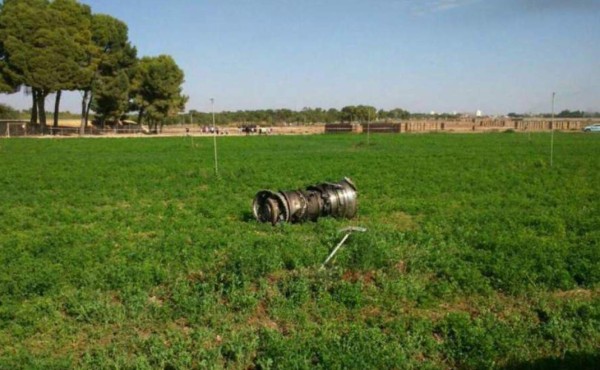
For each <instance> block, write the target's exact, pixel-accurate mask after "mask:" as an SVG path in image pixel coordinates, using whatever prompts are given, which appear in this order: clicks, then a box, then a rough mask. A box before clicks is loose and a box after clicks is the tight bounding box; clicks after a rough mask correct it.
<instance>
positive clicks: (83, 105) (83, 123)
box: [79, 90, 90, 135]
mask: <svg viewBox="0 0 600 370" xmlns="http://www.w3.org/2000/svg"><path fill="white" fill-rule="evenodd" d="M89 93H90V91H89V90H84V91H83V98H82V99H81V127H80V129H79V133H80V134H81V135H85V127H86V126H87V119H86V117H85V112H86V108H87V98H88V94H89Z"/></svg>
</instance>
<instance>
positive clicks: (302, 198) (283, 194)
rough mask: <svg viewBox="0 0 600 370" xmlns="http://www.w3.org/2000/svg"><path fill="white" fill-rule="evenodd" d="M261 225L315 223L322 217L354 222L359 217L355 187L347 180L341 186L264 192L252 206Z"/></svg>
mask: <svg viewBox="0 0 600 370" xmlns="http://www.w3.org/2000/svg"><path fill="white" fill-rule="evenodd" d="M252 210H253V213H254V217H255V218H256V220H258V221H259V222H270V223H271V224H272V225H276V224H278V223H280V222H290V223H297V222H304V221H308V220H310V221H316V220H317V219H318V218H319V217H327V216H331V217H336V218H348V219H351V218H353V217H354V216H355V215H356V210H357V204H356V186H355V185H354V183H353V182H352V180H350V179H349V178H347V177H345V178H344V179H343V180H342V181H340V182H338V183H328V182H326V183H322V184H318V185H312V186H309V187H307V188H306V190H289V191H277V192H275V191H271V190H261V191H259V192H258V193H257V194H256V196H255V197H254V202H253V204H252Z"/></svg>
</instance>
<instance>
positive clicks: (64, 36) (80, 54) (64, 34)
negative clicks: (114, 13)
mask: <svg viewBox="0 0 600 370" xmlns="http://www.w3.org/2000/svg"><path fill="white" fill-rule="evenodd" d="M49 12H50V14H51V15H52V18H53V19H54V22H55V24H54V29H53V33H54V34H56V35H57V36H58V37H59V38H60V40H62V41H61V42H58V44H57V46H55V50H56V52H57V53H59V54H60V55H61V56H62V63H60V64H59V65H57V66H56V72H55V78H56V81H55V88H56V101H55V105H54V126H55V127H56V126H58V112H59V109H60V98H61V93H62V90H76V89H78V88H79V87H80V86H81V85H82V84H83V83H84V82H85V81H88V80H89V78H90V75H91V71H90V69H89V68H86V67H87V61H88V52H89V50H90V48H91V46H92V45H91V42H92V38H91V36H92V34H91V20H92V14H91V10H90V7H89V6H87V5H82V4H79V3H77V1H75V0H54V1H53V2H52V3H50V6H49Z"/></svg>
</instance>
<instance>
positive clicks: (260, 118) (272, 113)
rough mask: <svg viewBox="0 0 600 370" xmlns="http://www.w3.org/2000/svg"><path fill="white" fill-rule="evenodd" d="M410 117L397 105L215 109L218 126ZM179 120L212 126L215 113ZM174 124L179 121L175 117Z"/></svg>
mask: <svg viewBox="0 0 600 370" xmlns="http://www.w3.org/2000/svg"><path fill="white" fill-rule="evenodd" d="M408 118H410V113H409V112H407V111H405V110H403V109H400V108H394V109H392V110H389V111H386V110H383V109H380V110H379V111H376V110H375V108H374V107H369V106H365V105H359V106H345V107H343V108H342V109H341V110H339V109H336V108H330V109H323V108H309V107H304V108H303V109H302V110H299V111H294V110H291V109H285V108H284V109H261V110H245V111H241V110H240V111H237V112H227V111H226V112H218V113H217V112H215V122H216V124H217V125H234V124H235V125H238V124H266V125H284V124H296V125H311V124H315V123H325V124H328V123H336V122H355V123H361V122H366V121H368V120H371V121H374V120H383V121H386V120H399V119H408ZM179 122H187V123H197V124H200V125H212V113H204V112H198V111H196V110H191V111H190V112H188V113H186V114H184V115H181V116H180V117H179ZM171 123H177V120H172V122H171Z"/></svg>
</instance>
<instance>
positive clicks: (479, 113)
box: [475, 109, 483, 117]
mask: <svg viewBox="0 0 600 370" xmlns="http://www.w3.org/2000/svg"><path fill="white" fill-rule="evenodd" d="M482 116H483V112H482V111H480V110H479V109H477V112H475V117H482Z"/></svg>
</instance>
